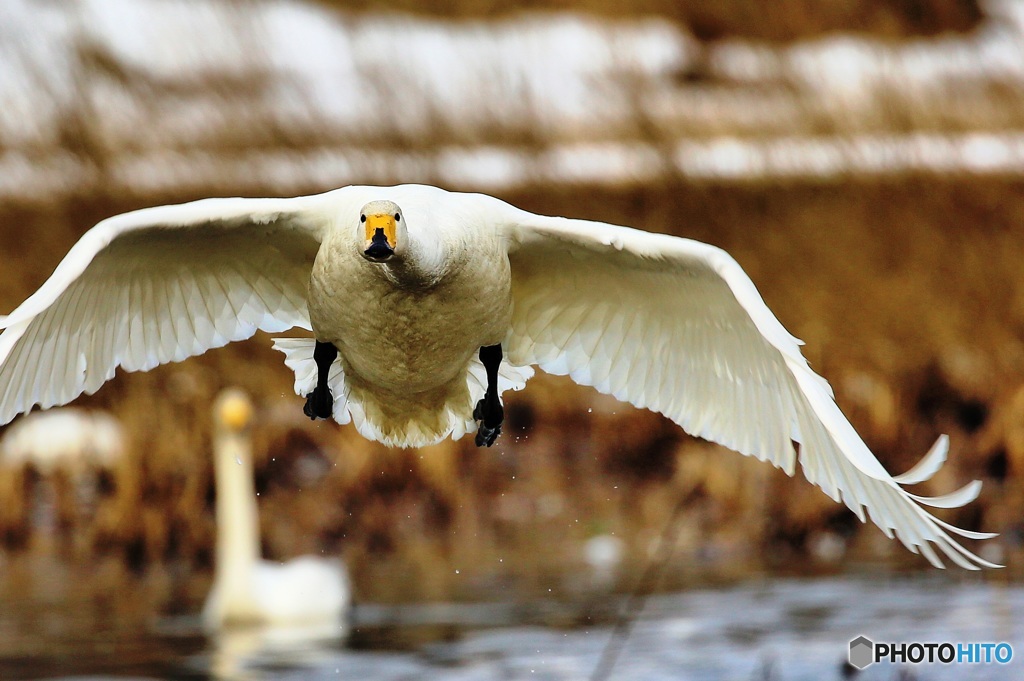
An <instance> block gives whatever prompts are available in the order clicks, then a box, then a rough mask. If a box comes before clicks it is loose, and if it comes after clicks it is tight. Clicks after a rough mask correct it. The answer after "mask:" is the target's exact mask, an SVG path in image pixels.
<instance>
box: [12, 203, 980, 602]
mask: <svg viewBox="0 0 1024 681" xmlns="http://www.w3.org/2000/svg"><path fill="white" fill-rule="evenodd" d="M294 326H298V327H302V328H306V329H311V330H313V331H314V334H315V339H313V338H290V339H288V338H284V339H282V338H279V339H276V340H275V341H274V345H275V347H276V348H277V349H278V350H280V351H282V352H284V353H285V363H286V364H287V366H288V367H290V368H291V369H292V370H293V371H294V372H295V376H296V380H295V390H296V392H298V393H299V395H302V396H305V397H306V406H305V412H306V414H307V415H309V416H310V417H313V418H329V417H333V418H334V419H335V420H336V421H338V422H339V423H342V424H344V423H350V422H351V423H353V424H354V425H355V427H356V428H358V429H359V432H360V433H362V434H363V435H364V436H365V437H367V438H370V439H374V440H379V441H381V442H383V443H385V444H388V445H392V446H401V447H409V446H421V445H428V444H431V443H436V442H438V441H440V440H442V439H444V438H446V437H448V436H451V437H454V438H458V437H461V436H462V435H464V434H465V433H467V432H471V431H472V430H474V429H475V430H476V441H477V444H478V445H487V446H490V445H492V444H493V443H494V442H495V440H496V438H497V437H498V435H499V434H500V432H501V427H502V423H503V419H504V412H503V408H502V404H501V400H500V395H501V393H503V392H504V391H505V390H507V389H509V388H513V389H519V388H522V387H523V386H524V385H525V383H526V381H527V380H528V379H529V378H530V377H531V376H532V375H533V368H532V366H533V365H537V366H539V367H540V368H542V369H544V370H545V371H548V372H550V373H554V374H568V375H569V376H570V377H572V379H573V380H575V381H576V382H577V383H580V384H583V385H590V386H594V387H595V388H596V389H597V390H599V391H601V392H604V393H608V394H610V395H613V396H615V397H617V398H619V399H621V400H625V401H628V402H630V403H632V404H634V405H636V406H638V407H644V408H648V409H651V410H653V411H657V412H660V413H662V414H664V415H665V416H667V417H668V418H670V419H672V420H673V421H675V422H676V423H677V424H679V425H680V426H682V427H683V428H684V429H685V430H686V431H687V432H689V433H692V434H694V435H697V436H700V437H703V438H706V439H708V440H711V441H713V442H717V443H720V444H723V445H725V446H727V447H730V448H732V449H734V450H736V451H738V452H741V453H743V454H747V455H751V456H755V457H757V458H759V459H761V460H762V461H767V462H770V463H772V464H773V465H775V466H777V467H779V468H782V469H783V470H785V471H786V472H787V473H789V474H790V475H792V474H793V473H794V472H795V470H796V464H797V462H798V461H799V463H800V464H801V466H802V468H803V472H804V474H805V476H806V477H807V479H808V480H810V481H811V482H813V483H814V484H816V485H818V486H819V487H821V488H822V489H823V490H824V491H825V492H826V494H828V495H829V496H830V497H832V498H833V499H835V500H836V501H843V502H845V503H846V505H847V506H849V507H850V509H852V510H853V511H854V512H855V513H856V514H857V516H858V517H859V518H860V519H861V520H862V521H863V520H865V519H866V518H867V517H868V515H870V518H871V520H872V521H874V522H875V524H877V525H878V526H879V527H880V528H881V529H882V531H883V532H884V533H885V534H886V535H887V536H888V537H890V538H892V537H897V538H898V539H899V540H900V541H902V542H903V544H904V545H906V546H907V547H908V548H909V549H910V550H911V551H913V552H915V553H921V554H922V555H923V556H924V557H925V558H927V559H928V561H929V562H931V563H932V564H933V565H935V566H937V567H942V560H941V559H940V558H939V555H938V553H937V552H936V550H935V549H936V548H937V549H938V550H939V551H940V552H941V553H942V554H944V555H945V557H946V558H948V559H949V560H952V561H953V562H955V563H956V564H958V565H960V566H962V567H964V568H966V569H977V568H979V567H981V566H986V567H996V566H995V565H994V564H993V563H991V562H989V561H986V560H984V559H982V558H980V557H979V556H977V555H975V554H974V553H971V552H970V551H968V550H967V549H965V548H963V547H962V546H961V545H960V544H959V543H958V542H957V541H956V540H955V539H954V538H953V537H952V536H951V535H950V534H949V533H953V534H956V535H960V536H962V537H967V538H971V539H984V538H988V537H991V536H993V535H991V534H987V533H982V532H973V531H968V530H963V529H960V528H957V527H954V526H952V525H950V524H948V523H946V522H945V521H943V520H941V519H939V518H936V517H935V516H933V515H932V514H931V513H929V512H928V511H927V510H926V509H925V508H924V506H933V507H938V508H957V507H960V506H963V505H965V504H967V503H969V502H971V501H973V500H974V499H975V498H976V497H977V495H978V494H979V492H980V488H981V483H980V482H978V481H974V482H972V483H971V484H969V485H967V486H965V487H963V488H962V489H960V490H957V491H955V492H952V493H950V494H946V495H943V496H938V497H924V496H919V495H916V494H912V493H909V492H907V491H906V490H905V489H904V488H903V486H904V485H912V484H916V483H920V482H924V481H926V480H928V479H930V478H931V477H932V476H933V475H934V474H935V473H936V472H937V471H938V470H939V469H940V467H941V466H942V464H943V463H944V462H945V460H946V455H947V452H948V439H947V438H946V437H945V436H942V437H940V438H939V439H938V441H937V442H936V443H935V445H934V446H933V447H932V449H931V450H930V451H929V452H928V454H927V455H926V456H925V457H924V459H923V460H922V461H921V462H920V463H919V464H918V465H917V466H915V467H914V468H913V469H911V470H910V471H909V472H907V473H904V474H903V475H899V476H895V477H894V476H892V475H890V474H889V473H888V472H887V471H886V470H885V468H883V467H882V465H881V464H880V463H879V462H878V460H877V459H876V458H875V456H874V454H873V453H872V452H871V451H870V450H869V449H868V447H867V445H866V444H865V443H864V441H863V440H862V439H861V438H860V436H859V435H858V434H857V433H856V431H855V430H854V429H853V426H852V425H851V424H850V423H849V421H847V420H846V417H845V416H844V415H843V414H842V412H841V411H840V410H839V407H838V406H837V405H836V403H835V401H834V398H833V393H832V389H831V387H830V386H829V384H828V383H827V382H826V381H825V379H823V378H822V377H820V376H818V375H817V374H816V373H814V372H813V371H812V370H811V368H810V367H809V366H808V364H807V361H806V360H805V359H804V357H803V355H802V354H801V352H800V341H799V340H798V339H796V338H794V337H793V336H792V335H790V334H789V333H788V332H787V331H786V329H785V328H784V327H783V326H782V324H781V323H779V321H778V320H777V319H776V317H775V315H774V314H772V312H771V311H770V310H769V309H768V307H767V306H766V305H765V303H764V301H763V300H762V298H761V296H760V294H759V293H758V292H757V290H756V288H755V287H754V284H753V282H752V281H751V280H750V278H749V277H748V276H747V275H746V273H745V272H744V271H743V270H742V269H741V268H740V266H739V264H738V263H737V262H736V261H735V260H734V259H733V258H732V257H730V256H729V255H728V254H727V253H726V252H725V251H722V250H721V249H719V248H716V247H714V246H710V245H707V244H703V243H700V242H696V241H692V240H689V239H682V238H677V237H672V236H667V235H663V234H651V233H647V232H642V231H638V230H635V229H630V228H627V227H619V226H615V225H610V224H605V223H601V222H591V221H584V220H573V219H566V218H557V217H545V216H540V215H535V214H533V213H529V212H526V211H523V210H519V209H517V208H514V207H513V206H511V205H509V204H507V203H505V202H503V201H500V200H498V199H496V198H493V197H490V196H486V195H483V194H463V193H454V192H447V191H444V190H442V189H438V188H436V187H430V186H425V185H402V186H397V187H365V186H350V187H344V188H341V189H337V190H335V191H331V192H327V193H324V194H319V195H315V196H307V197H298V198H293V199H208V200H204V201H196V202H193V203H188V204H183V205H177V206H163V207H159V208H151V209H145V210H140V211H135V212H132V213H126V214H124V215H120V216H117V217H113V218H110V219H107V220H104V221H103V222H101V223H100V224H98V225H97V226H96V227H94V228H93V229H91V230H90V231H89V232H88V233H86V234H85V235H84V236H83V237H82V238H81V239H80V240H79V242H78V243H77V244H75V246H74V247H73V248H72V249H71V252H70V253H69V254H68V255H67V256H66V257H65V258H64V260H63V261H62V262H61V264H60V265H59V266H58V267H57V270H56V272H54V274H53V275H52V276H51V277H50V279H49V280H48V281H46V282H45V283H44V284H43V286H42V287H41V288H40V289H39V290H38V291H37V292H36V293H35V294H33V295H32V296H31V297H29V299H28V300H26V301H25V302H24V303H23V304H22V305H20V306H19V307H18V308H17V309H16V310H14V312H12V313H11V314H10V315H9V316H8V317H6V318H0V328H4V329H5V330H4V332H3V333H2V334H0V424H2V423H6V422H8V421H10V420H11V419H13V418H14V417H15V416H16V415H17V414H19V413H21V412H24V411H27V410H29V409H31V407H32V406H33V405H34V404H39V405H41V406H42V407H44V408H46V407H50V406H53V405H55V404H63V403H66V402H69V401H71V400H73V399H75V398H76V397H77V396H78V395H80V394H81V393H83V392H89V393H91V392H94V391H96V390H98V389H99V387H100V386H101V385H102V384H103V383H104V382H105V381H107V380H109V379H110V378H112V377H113V375H114V372H115V370H116V369H117V367H122V368H124V369H125V370H127V371H139V370H148V369H151V368H153V367H155V366H157V365H158V364H162V363H165V362H171V361H180V360H183V359H185V358H187V357H189V356H192V355H197V354H200V353H203V352H205V351H206V350H207V349H209V348H213V347H219V346H222V345H225V344H226V343H228V342H230V341H236V340H241V339H244V338H249V337H251V336H252V335H253V334H255V332H256V330H257V329H262V330H264V331H269V332H279V331H284V330H285V329H288V328H290V327H294ZM222 430H223V429H222ZM237 436H238V434H237V433H234V434H232V433H231V432H230V431H224V432H222V433H221V435H220V436H219V437H221V438H222V440H224V441H228V440H230V438H231V437H237ZM794 442H797V443H799V445H800V446H799V449H798V450H797V449H796V448H794V446H793V443H794ZM243 465H245V464H243ZM225 476H226V477H230V475H228V474H227V473H225ZM239 479H241V478H239ZM245 481H246V486H247V487H246V499H247V502H246V503H247V504H249V506H243V505H242V504H241V502H238V503H239V508H243V509H244V508H249V509H251V508H252V504H253V500H252V498H251V488H250V487H248V485H250V484H251V475H249V474H248V473H247V476H246V477H245ZM239 494H241V493H240V492H239ZM865 510H866V511H867V514H865ZM239 515H242V514H239ZM245 515H247V516H248V517H251V518H255V512H254V511H252V510H247V511H246V512H245ZM252 524H253V525H255V522H254V521H253V523H252ZM244 537H245V538H243V539H240V540H239V543H240V545H241V548H240V549H239V551H238V552H237V554H238V555H237V558H235V559H237V560H240V561H242V562H243V563H244V564H251V563H253V562H254V561H255V556H256V549H255V546H256V541H255V534H254V531H253V530H252V529H249V530H247V532H246V533H245V534H244ZM225 546H226V545H225ZM230 559H232V558H231V557H229V556H225V560H230ZM298 569H299V568H296V570H298ZM253 583H254V582H252V580H245V581H243V582H241V583H238V584H235V583H234V582H225V583H223V584H221V586H222V588H224V589H226V590H227V589H229V588H230V589H239V590H240V591H241V592H244V593H246V594H248V593H252V591H251V590H252V588H253V587H252V584H253ZM223 598H224V599H225V600H224V601H223V602H224V603H234V597H233V596H228V595H225V596H223ZM246 598H249V596H240V597H239V605H238V608H239V610H238V612H239V613H240V614H241V613H244V607H243V605H244V601H245V599H246ZM224 607H225V606H224V605H219V604H218V605H217V608H215V609H214V610H219V609H222V608H224ZM232 607H234V606H232ZM248 607H255V606H254V604H253V603H250V605H249V606H248ZM276 607H277V606H273V607H272V606H268V608H269V610H271V611H274V610H275V608H276ZM280 607H283V604H282V605H281V606H280ZM217 617H221V616H220V615H217Z"/></svg>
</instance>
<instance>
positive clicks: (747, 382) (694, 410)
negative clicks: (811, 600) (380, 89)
mask: <svg viewBox="0 0 1024 681" xmlns="http://www.w3.org/2000/svg"><path fill="white" fill-rule="evenodd" d="M496 203H497V202H496ZM493 210H494V211H495V212H497V213H498V214H500V216H501V219H500V222H501V223H503V224H504V225H505V227H504V229H505V233H506V236H507V238H508V240H509V251H510V254H509V259H510V261H511V263H512V295H513V306H514V310H513V317H512V329H511V333H510V336H509V339H508V343H507V346H508V347H507V350H508V358H509V361H511V362H512V363H514V364H537V365H539V366H540V367H541V368H542V369H544V370H545V371H548V372H550V373H554V374H568V375H569V376H571V377H572V378H573V380H575V381H576V382H577V383H581V384H583V385H591V386H594V387H595V388H597V389H598V390H599V391H601V392H603V393H608V394H610V395H614V396H615V397H617V398H619V399H621V400H624V401H626V402H630V403H632V404H634V405H636V406H638V407H646V408H648V409H651V410H654V411H657V412H660V413H662V414H664V415H665V416H667V417H669V418H670V419H672V420H673V421H675V422H676V423H678V424H679V425H680V426H682V427H683V428H684V429H685V430H686V431H687V432H689V433H691V434H694V435H698V436H700V437H703V438H705V439H708V440H712V441H714V442H718V443H720V444H723V445H725V446H726V447H729V448H731V449H734V450H736V451H739V452H742V453H743V454H747V455H751V456H756V457H757V458H759V459H761V460H763V461H770V462H771V463H773V464H774V465H776V466H778V467H780V468H782V469H783V470H785V471H786V472H787V473H789V474H790V475H792V474H793V471H794V468H795V463H796V459H797V452H796V450H795V449H794V447H793V441H796V442H799V443H800V447H799V461H800V464H801V466H802V468H803V471H804V474H805V475H806V476H807V479H808V480H810V481H811V482H813V483H814V484H816V485H818V486H819V487H821V488H822V489H823V490H824V491H825V492H826V493H827V494H828V495H829V496H830V497H832V498H833V499H835V500H836V501H839V500H842V501H844V502H845V503H846V505H847V506H849V507H850V508H851V509H852V510H853V511H854V512H855V513H856V514H857V515H858V517H860V519H861V520H864V509H867V511H868V513H869V515H870V517H871V519H872V520H873V521H874V522H875V524H877V525H878V526H879V527H880V528H882V531H883V532H885V534H886V535H887V536H889V537H892V536H893V531H895V533H896V535H897V536H898V537H899V539H900V540H901V541H902V542H903V543H904V544H905V545H906V546H907V547H908V548H909V549H910V550H911V551H914V552H915V553H917V552H920V553H922V554H923V555H924V556H925V557H926V558H927V559H928V560H929V561H930V562H931V563H932V564H933V565H936V566H937V567H942V562H941V561H940V559H939V557H938V556H937V555H936V552H935V551H934V549H933V547H932V546H931V544H934V545H935V546H936V547H938V548H939V550H940V551H942V553H943V554H945V555H946V556H947V557H948V558H949V559H950V560H952V561H954V562H955V563H957V564H958V565H961V566H963V567H964V568H968V569H977V568H978V566H986V567H997V566H994V565H993V564H992V563H989V562H988V561H985V560H983V559H981V558H980V557H978V556H976V555H974V554H973V553H971V552H969V551H967V550H966V549H964V548H963V547H962V546H960V544H958V543H957V542H956V541H955V540H954V539H953V538H952V537H950V535H949V534H948V533H947V531H948V532H953V533H955V534H959V535H961V536H964V537H969V538H974V539H980V538H987V537H990V536H993V535H990V534H983V533H979V532H970V531H967V530H962V529H959V528H956V527H953V526H951V525H949V524H947V523H945V522H943V521H942V520H940V519H938V518H936V517H934V516H933V515H931V514H930V513H929V512H928V511H927V510H925V509H924V508H922V506H921V504H927V505H930V506H935V507H940V508H955V507H959V506H963V505H964V504H967V503H969V502H970V501H973V500H974V499H975V498H976V497H977V495H978V493H979V491H980V483H978V482H977V481H975V482H974V483H971V484H970V485H968V486H966V487H964V488H963V489H961V490H958V491H957V492H953V493H952V494H947V495H945V496H942V497H934V498H928V497H920V496H916V495H913V494H910V493H908V492H907V491H905V490H904V489H903V488H902V487H901V486H900V485H901V484H913V483H917V482H921V481H923V480H926V479H928V478H930V477H931V476H932V475H933V474H934V473H935V471H936V470H938V468H939V467H940V466H941V465H942V463H943V461H945V456H946V452H947V449H948V441H947V439H946V438H945V436H943V437H942V438H940V439H939V441H938V442H937V443H936V444H935V446H934V447H933V448H932V450H931V451H930V452H929V453H928V455H927V456H926V457H925V458H924V460H923V461H922V462H921V463H920V464H918V466H916V467H915V468H914V469H913V470H911V471H909V472H908V473H906V474H904V475H903V476H898V477H896V478H893V477H892V476H891V475H889V473H888V472H886V470H885V469H884V468H883V467H882V465H881V464H880V463H879V462H878V460H877V459H876V458H875V456H874V455H873V454H872V453H871V451H870V450H869V449H868V447H867V445H865V444H864V442H863V440H861V438H860V437H859V436H858V435H857V433H856V431H854V429H853V426H851V425H850V423H849V421H847V420H846V418H845V417H844V416H843V414H842V412H840V410H839V407H838V406H836V403H835V401H834V399H833V394H832V390H831V388H830V387H829V385H828V383H827V382H826V381H825V380H824V379H823V378H821V377H820V376H818V375H817V374H815V373H814V372H813V371H811V369H810V367H809V366H808V365H807V362H806V360H805V359H804V358H803V356H802V355H801V354H800V349H799V345H800V341H799V340H797V339H796V338H794V337H793V336H791V335H790V334H789V333H788V332H787V331H786V330H785V329H784V328H783V326H782V324H780V323H779V321H778V320H777V319H776V318H775V316H774V315H773V314H772V313H771V311H770V310H769V309H768V307H767V306H766V305H765V304H764V301H763V300H762V299H761V296H760V294H758V292H757V290H756V289H755V288H754V284H753V283H752V282H751V280H750V278H749V277H747V275H746V273H744V272H743V270H742V269H741V268H740V266H739V264H737V263H736V261H735V260H733V259H732V257H730V256H729V254H727V253H726V252H725V251H722V250H721V249H719V248H715V247H714V246H709V245H707V244H703V243H699V242H696V241H691V240H688V239H681V238H677V237H671V236H666V235H661V234H651V233H647V232H641V231H638V230H634V229H629V228H626V227H617V226H613V225H608V224H604V223H598V222H587V221H583V220H568V219H564V218H548V217H542V216H537V215H533V214H531V213H527V212H525V211H520V210H518V209H515V208H512V207H511V206H508V205H507V204H500V207H496V208H494V209H493Z"/></svg>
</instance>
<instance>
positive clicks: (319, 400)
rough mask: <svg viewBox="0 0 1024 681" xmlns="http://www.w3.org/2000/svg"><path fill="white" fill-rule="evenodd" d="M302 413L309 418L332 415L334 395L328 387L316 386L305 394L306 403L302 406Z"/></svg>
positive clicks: (314, 419) (321, 417) (314, 418)
mask: <svg viewBox="0 0 1024 681" xmlns="http://www.w3.org/2000/svg"><path fill="white" fill-rule="evenodd" d="M302 413H303V414H305V415H306V416H308V417H309V418H310V419H311V420H313V421H316V420H317V419H318V418H320V419H329V418H331V417H332V416H334V395H332V394H331V389H330V388H326V387H325V388H321V387H320V386H317V387H316V389H315V390H313V392H311V393H309V394H308V395H306V404H305V405H303V407H302Z"/></svg>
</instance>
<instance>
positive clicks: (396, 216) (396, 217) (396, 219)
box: [395, 213, 402, 222]
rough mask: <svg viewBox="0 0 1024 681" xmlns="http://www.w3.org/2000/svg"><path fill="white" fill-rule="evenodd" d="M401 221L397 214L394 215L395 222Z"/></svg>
mask: <svg viewBox="0 0 1024 681" xmlns="http://www.w3.org/2000/svg"><path fill="white" fill-rule="evenodd" d="M401 219H402V216H401V215H399V214H398V213H395V221H396V222H397V221H399V220H401Z"/></svg>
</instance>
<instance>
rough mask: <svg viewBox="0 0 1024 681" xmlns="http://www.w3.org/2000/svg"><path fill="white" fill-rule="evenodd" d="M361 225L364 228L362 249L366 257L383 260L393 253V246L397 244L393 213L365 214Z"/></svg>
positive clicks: (396, 229) (396, 228) (396, 230)
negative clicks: (364, 234)
mask: <svg viewBox="0 0 1024 681" xmlns="http://www.w3.org/2000/svg"><path fill="white" fill-rule="evenodd" d="M363 226H364V227H365V228H366V241H365V243H364V250H363V253H364V254H365V255H366V257H368V258H370V259H371V260H376V261H378V262H383V261H385V260H387V259H388V258H390V257H391V256H393V255H394V254H395V248H396V247H397V246H398V227H397V225H396V224H395V216H394V215H387V214H385V213H377V214H374V215H367V216H366V219H365V220H364V221H363Z"/></svg>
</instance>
